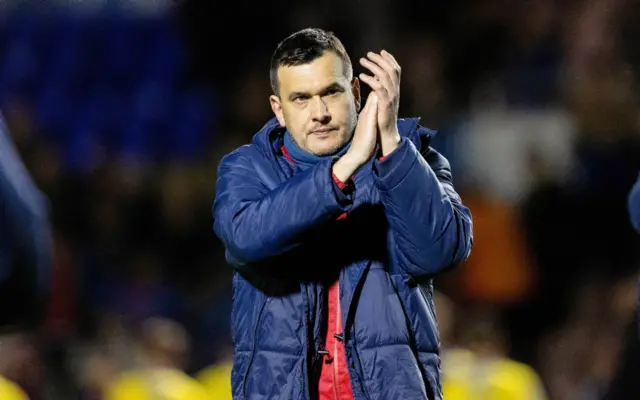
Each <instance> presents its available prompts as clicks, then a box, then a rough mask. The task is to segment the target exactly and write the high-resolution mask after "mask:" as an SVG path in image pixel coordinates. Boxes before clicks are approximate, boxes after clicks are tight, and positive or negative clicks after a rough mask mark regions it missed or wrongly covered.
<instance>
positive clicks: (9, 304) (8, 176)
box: [0, 115, 52, 329]
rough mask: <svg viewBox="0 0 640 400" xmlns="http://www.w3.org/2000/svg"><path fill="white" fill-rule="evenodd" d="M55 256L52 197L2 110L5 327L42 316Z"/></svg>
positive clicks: (1, 308)
mask: <svg viewBox="0 0 640 400" xmlns="http://www.w3.org/2000/svg"><path fill="white" fill-rule="evenodd" d="M51 257H52V243H51V230H50V227H49V219H48V207H47V200H46V198H45V196H43V195H42V193H41V192H40V191H39V190H38V188H37V187H36V186H35V184H34V183H33V181H32V179H31V177H30V176H29V173H28V171H27V169H26V168H25V166H24V164H23V163H22V160H21V159H20V156H19V155H18V152H17V150H16V148H15V147H14V145H13V141H12V140H11V137H10V135H9V131H8V128H7V126H6V125H5V123H4V120H3V118H2V116H1V115H0V329H1V328H6V327H7V326H9V325H10V326H14V325H24V324H25V323H26V324H28V325H33V323H35V322H36V321H34V320H33V318H34V317H35V314H38V316H37V319H39V318H40V316H41V315H40V314H41V311H42V310H41V308H42V307H41V306H42V300H43V299H44V297H46V294H47V292H48V291H49V273H50V267H51ZM17 267H20V268H17ZM25 289H27V290H25ZM36 298H37V299H36ZM23 327H24V326H23Z"/></svg>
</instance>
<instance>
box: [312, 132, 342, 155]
mask: <svg viewBox="0 0 640 400" xmlns="http://www.w3.org/2000/svg"><path fill="white" fill-rule="evenodd" d="M344 145H345V143H344V141H343V140H341V138H340V137H339V136H335V137H331V138H313V139H311V140H310V141H309V142H308V148H309V151H310V152H311V153H313V154H315V155H317V156H329V155H332V154H335V153H337V152H338V150H340V149H341V148H342V147H343V146H344Z"/></svg>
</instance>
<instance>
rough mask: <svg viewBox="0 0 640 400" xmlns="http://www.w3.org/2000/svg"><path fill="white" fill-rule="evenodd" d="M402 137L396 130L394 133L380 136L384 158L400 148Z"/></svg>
mask: <svg viewBox="0 0 640 400" xmlns="http://www.w3.org/2000/svg"><path fill="white" fill-rule="evenodd" d="M401 141H402V137H401V136H400V133H399V132H398V130H397V129H396V130H395V131H394V132H390V133H384V134H381V135H380V152H381V153H382V157H386V156H388V155H389V154H391V153H392V152H393V151H394V150H395V149H397V148H398V146H399V145H400V142H401Z"/></svg>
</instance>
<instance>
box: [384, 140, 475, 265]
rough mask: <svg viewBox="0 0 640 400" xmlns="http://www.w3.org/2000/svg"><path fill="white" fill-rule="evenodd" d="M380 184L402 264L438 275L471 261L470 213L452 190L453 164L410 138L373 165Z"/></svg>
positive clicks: (471, 232) (386, 212) (471, 233)
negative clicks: (414, 142) (422, 148)
mask: <svg viewBox="0 0 640 400" xmlns="http://www.w3.org/2000/svg"><path fill="white" fill-rule="evenodd" d="M374 172H375V173H376V176H377V185H378V188H379V190H380V195H381V199H382V203H383V205H384V209H385V214H386V216H387V220H388V223H389V226H390V229H391V232H392V234H393V237H394V241H395V244H396V247H397V248H396V253H397V254H396V255H397V257H399V259H400V261H401V262H400V264H401V265H403V266H405V268H406V269H407V272H408V273H409V274H411V275H414V276H421V275H434V274H437V273H438V272H441V271H443V270H445V269H447V268H449V267H452V266H455V265H456V264H459V263H461V262H463V261H465V260H466V258H467V257H468V256H469V254H470V252H471V248H472V246H473V231H472V222H471V213H470V211H469V209H468V208H467V207H465V206H464V205H463V204H462V201H461V199H460V196H459V195H458V193H456V191H455V190H454V188H453V183H452V180H451V169H450V166H449V162H448V161H447V160H446V159H445V158H444V157H443V156H442V155H440V154H439V153H438V152H436V151H435V150H433V149H432V148H430V147H427V148H426V149H425V150H424V151H423V152H422V154H421V153H420V152H419V151H418V150H417V149H416V147H415V145H414V144H413V143H412V142H411V141H410V140H408V139H406V138H403V139H402V142H401V143H400V145H399V146H398V148H397V149H396V150H395V151H393V152H392V153H391V154H389V155H388V156H387V157H386V158H384V160H382V161H379V160H378V161H376V162H375V163H374Z"/></svg>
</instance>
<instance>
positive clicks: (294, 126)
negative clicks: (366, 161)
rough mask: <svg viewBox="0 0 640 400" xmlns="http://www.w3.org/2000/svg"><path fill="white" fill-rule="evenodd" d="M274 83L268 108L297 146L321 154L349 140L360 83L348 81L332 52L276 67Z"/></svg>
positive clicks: (354, 123)
mask: <svg viewBox="0 0 640 400" xmlns="http://www.w3.org/2000/svg"><path fill="white" fill-rule="evenodd" d="M278 82H279V93H278V96H271V98H270V102H271V108H272V109H273V112H274V114H275V115H276V117H277V118H278V121H279V122H280V124H281V125H283V126H286V128H287V130H288V131H289V133H291V136H292V137H293V139H294V140H295V142H296V144H298V146H300V148H302V149H303V150H305V151H307V152H309V153H312V154H315V155H319V156H324V155H330V154H333V153H335V152H336V151H338V150H339V149H340V148H341V147H343V146H344V145H345V144H346V143H347V142H349V140H350V139H351V135H352V134H353V131H354V129H355V126H356V122H357V112H358V109H359V107H360V86H359V83H358V80H357V79H354V80H353V82H350V81H349V77H348V76H347V74H346V71H344V66H343V62H342V59H341V58H340V57H339V56H338V55H337V54H336V53H334V52H326V53H325V54H324V55H323V56H321V57H320V58H318V59H316V60H314V61H312V62H311V63H309V64H304V65H297V66H290V67H280V68H279V69H278Z"/></svg>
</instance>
